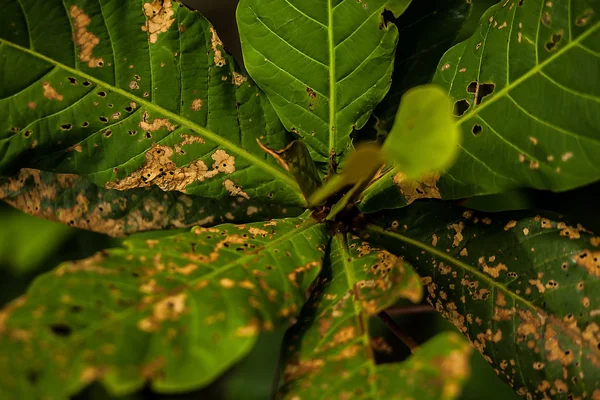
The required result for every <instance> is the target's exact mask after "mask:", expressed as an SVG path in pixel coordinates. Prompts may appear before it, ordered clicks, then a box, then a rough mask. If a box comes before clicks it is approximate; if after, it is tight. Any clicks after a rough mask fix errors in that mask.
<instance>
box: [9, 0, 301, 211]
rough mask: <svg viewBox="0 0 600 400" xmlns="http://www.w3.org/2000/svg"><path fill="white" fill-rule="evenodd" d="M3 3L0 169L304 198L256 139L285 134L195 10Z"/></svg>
mask: <svg viewBox="0 0 600 400" xmlns="http://www.w3.org/2000/svg"><path fill="white" fill-rule="evenodd" d="M9 3H10V4H6V7H5V8H4V9H3V12H2V15H1V16H0V52H1V54H2V58H3V59H5V60H7V61H6V63H5V65H4V66H3V70H2V71H3V74H2V79H3V81H2V85H1V89H0V97H1V98H2V99H1V100H0V115H3V116H4V118H2V120H1V121H0V174H2V175H10V174H13V173H16V172H17V170H18V169H20V168H24V167H28V168H37V169H41V170H46V171H53V172H64V173H75V174H77V175H82V176H86V177H88V178H89V179H90V180H92V181H93V182H94V183H95V184H97V185H99V186H104V187H105V188H108V189H118V190H126V189H134V188H140V187H147V186H158V187H160V188H161V189H163V190H165V191H180V192H184V193H187V194H193V195H200V196H203V197H207V198H208V197H210V198H219V199H224V198H227V197H230V196H233V197H242V198H247V199H248V198H252V199H257V200H258V199H260V200H262V201H265V202H266V201H269V202H271V203H277V204H283V203H287V204H288V205H297V206H302V205H304V200H303V199H302V196H301V194H300V193H299V190H298V188H297V184H296V183H295V182H294V180H293V178H292V177H291V176H289V175H288V174H287V173H286V172H285V171H282V170H281V169H280V168H278V167H277V166H276V165H275V163H274V161H272V160H267V159H266V158H267V157H266V154H264V152H262V150H261V149H260V147H259V146H258V144H257V143H256V139H257V138H259V137H260V138H261V140H262V141H263V143H265V145H267V146H269V147H274V148H280V147H283V146H285V145H286V144H287V141H288V134H287V133H286V132H285V130H284V129H283V127H282V126H281V124H280V123H279V121H278V119H277V115H276V114H275V112H274V111H273V109H272V108H271V106H270V105H269V103H268V100H267V99H266V97H265V96H264V95H263V94H262V92H260V90H259V89H258V88H257V87H256V85H254V84H253V82H252V81H250V80H249V79H248V77H247V76H246V75H245V74H244V73H243V72H240V71H239V70H238V69H237V68H236V66H235V65H234V61H233V58H232V57H230V56H229V55H227V54H226V53H225V50H224V49H223V44H222V42H221V40H220V39H219V37H218V36H217V33H216V32H215V30H214V28H213V27H212V26H211V25H210V24H209V23H208V21H206V20H205V19H204V18H203V17H202V16H201V15H200V14H199V13H197V12H193V11H191V10H189V9H187V8H186V7H184V6H182V5H181V4H180V3H178V2H175V1H172V0H160V1H159V0H154V1H145V0H132V1H125V2H104V1H103V2H100V3H98V2H89V1H83V0H80V1H76V2H73V1H69V2H63V1H58V0H54V1H48V2H44V4H38V3H35V4H34V3H32V2H21V3H19V2H9ZM63 3H64V4H63Z"/></svg>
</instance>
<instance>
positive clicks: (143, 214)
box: [0, 168, 302, 236]
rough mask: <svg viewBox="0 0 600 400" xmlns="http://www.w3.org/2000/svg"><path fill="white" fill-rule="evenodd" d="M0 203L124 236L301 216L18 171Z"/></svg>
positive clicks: (0, 186) (0, 183) (255, 204)
mask: <svg viewBox="0 0 600 400" xmlns="http://www.w3.org/2000/svg"><path fill="white" fill-rule="evenodd" d="M0 200H4V201H5V202H7V203H8V204H10V205H12V206H13V207H15V208H18V209H19V210H22V211H24V212H26V213H28V214H31V215H34V216H37V217H42V218H46V219H49V220H52V221H57V222H61V223H63V224H67V225H69V226H73V227H76V228H81V229H87V230H91V231H95V232H100V233H105V234H107V235H110V236H124V235H129V234H132V233H136V232H144V231H152V230H157V231H158V230H162V229H178V228H186V227H190V226H195V225H203V226H206V225H217V224H219V223H225V222H236V223H242V222H253V221H261V220H266V219H269V218H279V217H285V216H287V215H300V214H301V213H302V210H301V209H300V208H295V207H285V206H280V205H277V204H271V205H268V206H265V204H264V203H262V202H259V201H256V200H253V199H251V200H247V199H244V198H238V199H231V200H229V201H223V200H217V199H211V198H206V197H200V196H188V195H186V194H183V193H180V192H163V191H162V190H161V189H160V188H158V187H148V188H138V189H130V190H127V191H123V192H122V191H118V190H110V189H104V188H101V187H98V186H96V185H94V184H93V183H91V182H90V181H89V180H87V179H85V178H83V177H80V176H77V175H70V174H54V173H51V172H43V171H38V170H32V169H27V168H25V169H22V170H21V171H20V172H19V174H18V175H16V176H14V177H12V178H0Z"/></svg>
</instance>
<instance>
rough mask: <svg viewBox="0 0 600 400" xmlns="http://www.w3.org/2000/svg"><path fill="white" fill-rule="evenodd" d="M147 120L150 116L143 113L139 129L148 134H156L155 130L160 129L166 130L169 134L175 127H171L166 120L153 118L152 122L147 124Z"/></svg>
mask: <svg viewBox="0 0 600 400" xmlns="http://www.w3.org/2000/svg"><path fill="white" fill-rule="evenodd" d="M149 118H150V115H149V114H148V111H144V114H142V120H141V121H140V124H139V126H140V128H142V129H143V130H145V131H148V132H156V131H157V130H159V129H161V128H166V129H167V130H168V131H169V132H173V131H174V130H175V129H176V128H177V126H176V125H173V124H172V123H171V122H170V121H169V120H168V119H166V118H155V119H154V121H152V122H149Z"/></svg>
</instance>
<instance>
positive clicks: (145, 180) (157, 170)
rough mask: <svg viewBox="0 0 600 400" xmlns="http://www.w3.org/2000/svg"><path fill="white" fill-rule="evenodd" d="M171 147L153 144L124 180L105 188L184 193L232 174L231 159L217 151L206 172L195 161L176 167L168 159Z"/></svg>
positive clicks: (233, 167) (201, 164)
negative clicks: (224, 175) (151, 187)
mask: <svg viewBox="0 0 600 400" xmlns="http://www.w3.org/2000/svg"><path fill="white" fill-rule="evenodd" d="M173 154H174V151H173V149H172V148H170V147H167V146H162V145H159V144H156V143H155V144H153V145H152V147H151V148H150V149H149V150H148V151H147V152H146V156H145V162H144V165H143V166H142V167H141V168H140V169H138V170H137V171H135V172H133V173H132V174H131V175H129V176H128V177H126V178H123V179H121V180H118V181H116V182H107V183H106V185H105V187H106V188H107V189H116V190H128V189H134V188H139V187H148V186H152V185H155V186H158V187H159V188H161V189H162V190H164V191H179V192H184V193H185V190H186V188H187V186H188V185H189V184H191V183H194V182H203V181H204V180H206V179H210V178H213V177H214V176H216V175H218V174H219V173H225V174H230V173H232V172H233V171H235V157H233V156H230V155H229V154H227V153H226V152H225V151H224V150H221V149H219V150H217V151H215V152H214V153H213V155H212V156H211V158H212V159H213V160H214V163H213V165H212V169H210V170H209V169H208V167H207V166H206V164H205V163H204V161H202V160H196V161H194V162H192V163H190V164H188V165H187V166H184V167H178V166H177V165H176V164H175V162H174V161H172V160H171V158H172V157H173Z"/></svg>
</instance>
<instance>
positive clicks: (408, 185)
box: [393, 172, 442, 204]
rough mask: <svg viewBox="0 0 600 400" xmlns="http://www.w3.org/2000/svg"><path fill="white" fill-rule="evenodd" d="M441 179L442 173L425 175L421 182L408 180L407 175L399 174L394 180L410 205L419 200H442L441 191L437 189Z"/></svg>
mask: <svg viewBox="0 0 600 400" xmlns="http://www.w3.org/2000/svg"><path fill="white" fill-rule="evenodd" d="M439 179H440V173H439V172H434V173H432V174H428V175H424V176H423V177H422V178H421V179H420V180H419V181H416V180H408V179H406V175H404V174H403V173H402V172H398V173H397V174H396V175H395V176H394V178H393V180H394V183H395V184H396V186H398V187H399V188H400V192H401V193H402V195H403V196H404V198H405V199H406V204H410V203H412V202H413V201H415V200H418V199H441V198H442V196H441V195H440V191H439V189H438V188H437V182H438V180H439Z"/></svg>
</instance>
